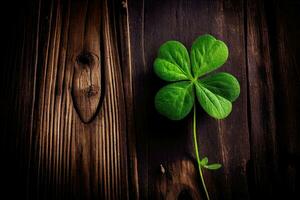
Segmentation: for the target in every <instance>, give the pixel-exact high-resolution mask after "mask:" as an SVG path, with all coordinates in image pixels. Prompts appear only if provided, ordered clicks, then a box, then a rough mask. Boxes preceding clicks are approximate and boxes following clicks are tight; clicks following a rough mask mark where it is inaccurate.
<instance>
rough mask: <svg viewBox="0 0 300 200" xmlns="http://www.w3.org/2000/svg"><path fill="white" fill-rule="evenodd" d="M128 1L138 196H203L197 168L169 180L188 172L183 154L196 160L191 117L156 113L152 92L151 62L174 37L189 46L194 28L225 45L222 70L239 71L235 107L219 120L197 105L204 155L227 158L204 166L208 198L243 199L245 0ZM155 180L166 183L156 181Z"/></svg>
mask: <svg viewBox="0 0 300 200" xmlns="http://www.w3.org/2000/svg"><path fill="white" fill-rule="evenodd" d="M129 5H130V7H129V14H130V30H131V42H132V43H133V51H132V57H133V58H134V60H133V69H134V73H135V75H134V80H135V81H134V87H133V88H134V95H135V116H136V124H137V125H136V126H137V127H138V130H137V138H138V139H137V149H138V150H137V152H138V157H139V175H140V176H139V177H140V178H139V183H140V184H139V185H140V187H141V190H140V191H141V194H140V196H141V197H142V198H143V199H144V198H145V199H147V198H150V199H156V198H161V199H164V198H166V197H167V196H170V195H171V196H172V197H178V196H180V195H181V194H182V193H181V192H182V191H183V193H185V191H191V192H192V193H193V194H191V195H192V196H203V193H201V192H200V193H199V191H201V189H200V187H195V185H194V184H192V183H197V182H199V178H198V173H190V174H187V175H186V178H185V182H186V183H188V184H183V183H182V185H181V186H178V184H179V185H180V184H181V183H180V182H176V181H172V180H182V178H180V177H181V175H182V174H184V173H185V172H186V167H184V165H182V164H181V162H182V160H187V161H186V162H187V163H192V164H193V165H189V166H190V167H191V166H192V167H195V163H194V159H193V158H191V157H192V156H193V145H192V140H191V138H192V135H191V127H190V126H191V118H190V116H189V117H188V118H187V119H185V120H183V121H181V122H171V121H169V120H167V119H165V118H163V117H161V116H159V115H158V114H157V112H156V111H155V109H154V106H153V98H154V95H155V93H156V91H157V90H158V89H159V88H160V87H161V86H163V85H164V84H165V83H164V82H162V81H160V80H159V79H158V78H157V77H155V75H154V73H153V69H152V66H153V60H154V58H155V56H156V53H157V50H158V48H159V46H160V45H161V44H162V43H163V42H165V41H167V40H171V39H175V40H179V41H182V42H183V43H184V44H185V45H186V46H187V47H188V48H190V46H191V43H192V41H193V40H194V39H195V38H196V37H197V36H198V35H201V34H204V33H211V34H213V35H215V36H216V37H218V38H220V39H222V40H224V41H225V42H226V43H227V44H228V45H229V49H230V58H229V61H228V62H227V64H226V65H225V66H224V67H223V68H222V69H221V70H222V71H229V72H231V73H233V74H234V75H235V76H237V77H238V79H239V80H240V82H241V88H242V93H241V96H240V98H239V100H238V101H237V102H236V103H235V105H234V109H233V113H232V114H231V116H230V117H229V118H228V119H226V120H224V121H216V120H213V119H211V118H209V117H208V116H207V115H205V114H204V112H203V111H202V110H201V109H198V113H199V118H198V133H199V141H200V150H201V152H202V155H206V156H208V157H209V158H210V159H211V161H214V162H221V163H222V164H223V165H224V167H223V168H222V170H220V171H219V172H214V173H212V172H205V177H206V179H207V183H208V188H209V190H210V192H211V196H212V199H220V198H222V199H248V189H247V188H248V186H247V177H246V164H247V160H248V159H249V140H248V134H249V132H248V119H247V112H246V111H247V76H246V75H247V74H246V69H247V68H246V59H245V43H244V40H245V35H244V12H243V8H244V4H243V2H237V1H159V2H158V1H144V2H143V3H142V2H135V3H134V2H132V3H131V4H129ZM130 9H132V10H130ZM160 166H163V167H164V169H165V170H166V171H167V172H169V173H170V174H171V175H170V176H171V177H172V178H171V179H170V180H168V179H165V178H162V177H161V176H162V174H161V173H160ZM157 185H165V186H164V187H163V188H160V187H157ZM166 187H167V188H166ZM174 187H175V188H177V189H174ZM170 193H172V194H170ZM202 198H204V197H202Z"/></svg>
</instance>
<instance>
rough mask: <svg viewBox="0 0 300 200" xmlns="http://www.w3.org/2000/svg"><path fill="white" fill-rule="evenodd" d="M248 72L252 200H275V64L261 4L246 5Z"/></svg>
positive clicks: (249, 174)
mask: <svg viewBox="0 0 300 200" xmlns="http://www.w3.org/2000/svg"><path fill="white" fill-rule="evenodd" d="M246 6H247V7H246V12H247V24H246V25H247V27H246V28H247V41H246V42H247V69H248V95H249V99H248V100H249V111H250V112H249V126H250V142H251V159H250V162H249V165H248V167H249V168H248V176H249V182H250V190H251V195H252V196H251V197H252V198H253V199H258V198H267V199H270V198H276V194H277V192H276V190H277V189H278V188H277V183H278V163H277V162H278V160H277V156H278V155H277V153H278V152H277V151H278V149H277V141H276V124H275V115H274V114H275V103H274V101H275V100H274V78H273V73H274V72H273V67H274V61H273V60H272V58H271V52H270V51H271V50H270V38H269V35H270V31H272V30H270V29H269V28H270V27H269V26H268V23H267V19H266V8H265V6H268V5H265V4H264V2H262V1H255V0H254V1H247V5H246Z"/></svg>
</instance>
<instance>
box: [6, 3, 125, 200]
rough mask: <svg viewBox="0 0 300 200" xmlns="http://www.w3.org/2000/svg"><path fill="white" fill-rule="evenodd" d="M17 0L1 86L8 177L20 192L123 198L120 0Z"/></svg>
mask: <svg viewBox="0 0 300 200" xmlns="http://www.w3.org/2000/svg"><path fill="white" fill-rule="evenodd" d="M25 5H26V7H25V8H26V9H24V10H22V9H21V10H22V11H23V12H24V15H21V16H20V20H22V21H21V24H22V27H19V30H21V33H20V34H17V35H16V38H14V40H17V42H18V43H17V44H15V47H14V49H13V50H12V52H13V51H16V52H17V55H15V54H14V53H12V52H11V54H10V56H11V65H10V66H11V68H7V69H5V70H6V76H8V77H11V78H12V80H10V78H8V79H7V78H5V77H4V81H5V84H4V86H3V89H4V94H5V95H6V96H7V97H5V98H7V99H5V101H4V102H5V103H6V102H8V103H9V108H8V110H7V112H6V113H9V115H8V116H7V119H8V121H7V120H5V121H6V123H8V124H7V125H8V126H6V124H5V123H4V125H3V126H4V133H6V135H4V136H3V137H4V140H2V141H4V142H6V137H7V139H8V140H10V141H9V142H10V144H8V145H7V148H11V150H12V153H10V149H6V148H4V152H3V153H4V154H6V153H7V154H8V155H7V157H8V158H9V159H10V160H11V161H12V164H11V165H8V166H7V168H10V167H11V166H14V165H16V166H17V167H16V168H14V170H15V171H16V172H17V173H18V172H19V174H18V175H16V176H12V177H11V179H12V184H14V182H18V180H19V177H20V180H21V181H23V182H22V183H20V185H18V186H17V187H16V188H21V189H20V190H24V192H25V193H24V194H26V195H27V198H28V199H64V198H69V199H127V198H128V197H129V186H128V162H127V155H128V154H127V118H126V107H125V103H126V102H125V94H124V90H123V88H124V84H123V79H122V69H121V65H120V62H121V55H120V52H121V49H119V48H121V45H120V40H121V37H124V35H126V33H124V34H123V32H122V34H120V33H121V32H120V31H119V28H118V30H117V28H116V27H117V26H121V24H122V23H123V21H122V20H120V19H119V18H118V16H116V13H119V12H118V11H119V10H121V9H122V4H121V2H118V1H116V2H111V1H97V0H95V1H94V0H92V1H81V0H78V1H33V2H27V4H25ZM24 16H25V18H24ZM120 17H121V15H120ZM23 18H24V19H23ZM19 36H21V37H23V38H21V39H19V40H18V37H19ZM123 46H124V48H125V44H123ZM15 61H16V62H15ZM4 74H5V73H4ZM6 88H10V90H7V89H6ZM11 134H12V135H11ZM15 159H16V160H15ZM6 164H10V163H9V162H7V163H6ZM14 170H11V172H12V173H13V172H14ZM23 187H24V188H23ZM16 191H18V189H17V190H16Z"/></svg>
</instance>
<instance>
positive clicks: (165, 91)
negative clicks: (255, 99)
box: [154, 34, 240, 120]
mask: <svg viewBox="0 0 300 200" xmlns="http://www.w3.org/2000/svg"><path fill="white" fill-rule="evenodd" d="M227 58H228V48H227V46H226V44H225V43H224V42H222V41H220V40H217V39H216V38H214V37H213V36H211V35H208V34H206V35H202V36H199V37H198V38H197V39H196V40H195V41H194V43H193V45H192V48H191V52H190V55H189V53H188V51H187V49H186V48H185V46H184V45H183V44H182V43H180V42H178V41H168V42H166V43H164V44H163V45H162V46H161V47H160V48H159V52H158V57H157V58H156V59H155V61H154V71H155V73H156V74H157V76H159V77H160V78H161V79H163V80H165V81H168V82H173V83H170V84H168V85H166V86H164V87H163V88H161V89H160V90H159V91H158V92H157V94H156V96H155V107H156V109H157V110H158V112H159V113H160V114H162V115H164V116H166V117H167V118H169V119H171V120H180V119H183V118H184V117H186V116H187V115H188V114H189V113H190V111H191V110H192V108H193V106H194V104H195V101H196V100H195V96H196V97H197V100H198V102H199V103H200V105H201V106H202V108H203V109H204V110H205V111H206V112H207V113H208V114H209V115H210V116H211V117H213V118H216V119H223V118H226V117H227V116H228V115H229V114H230V112H231V110H232V102H233V101H235V100H236V99H237V97H238V96H239V94H240V85H239V82H238V81H237V79H236V78H235V77H234V76H233V75H231V74H229V73H225V72H220V73H214V74H212V75H208V76H206V77H203V76H205V75H207V74H209V73H210V72H212V71H214V70H216V69H217V68H219V67H221V66H222V65H223V64H224V63H225V62H226V60H227Z"/></svg>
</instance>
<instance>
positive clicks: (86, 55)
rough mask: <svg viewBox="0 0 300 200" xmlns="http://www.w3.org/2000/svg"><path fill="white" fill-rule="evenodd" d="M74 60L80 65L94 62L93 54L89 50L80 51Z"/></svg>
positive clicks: (90, 64)
mask: <svg viewBox="0 0 300 200" xmlns="http://www.w3.org/2000/svg"><path fill="white" fill-rule="evenodd" d="M76 62H77V63H78V64H79V65H81V66H92V65H93V64H94V56H93V55H92V54H91V53H90V52H86V51H84V52H81V53H80V54H79V55H78V56H77V58H76Z"/></svg>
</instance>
